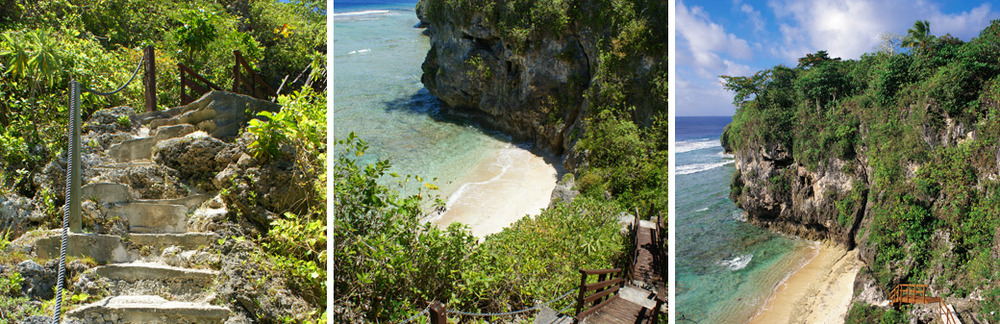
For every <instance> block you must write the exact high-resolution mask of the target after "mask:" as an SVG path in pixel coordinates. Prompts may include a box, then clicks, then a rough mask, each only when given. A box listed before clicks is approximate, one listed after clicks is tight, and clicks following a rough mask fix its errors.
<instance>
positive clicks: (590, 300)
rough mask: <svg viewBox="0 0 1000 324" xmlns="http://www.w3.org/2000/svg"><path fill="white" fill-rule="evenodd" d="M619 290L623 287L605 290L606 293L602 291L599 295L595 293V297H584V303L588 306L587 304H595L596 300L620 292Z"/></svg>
mask: <svg viewBox="0 0 1000 324" xmlns="http://www.w3.org/2000/svg"><path fill="white" fill-rule="evenodd" d="M619 289H621V286H614V287H611V289H608V290H604V291H601V292H599V293H595V294H593V295H590V296H587V297H584V298H583V303H584V304H586V303H589V302H593V301H595V300H598V299H601V298H604V297H607V296H608V295H610V294H613V293H616V292H618V290H619Z"/></svg>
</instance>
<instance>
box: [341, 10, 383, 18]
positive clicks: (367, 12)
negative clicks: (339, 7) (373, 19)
mask: <svg viewBox="0 0 1000 324" xmlns="http://www.w3.org/2000/svg"><path fill="white" fill-rule="evenodd" d="M388 13H389V10H362V11H351V12H338V13H335V14H333V18H347V17H357V16H376V15H384V14H388Z"/></svg>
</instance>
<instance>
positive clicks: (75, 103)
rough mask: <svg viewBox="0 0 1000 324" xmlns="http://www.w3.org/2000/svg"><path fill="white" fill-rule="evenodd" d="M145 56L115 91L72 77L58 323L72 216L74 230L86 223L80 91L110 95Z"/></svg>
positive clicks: (139, 66)
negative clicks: (82, 216)
mask: <svg viewBox="0 0 1000 324" xmlns="http://www.w3.org/2000/svg"><path fill="white" fill-rule="evenodd" d="M144 59H145V55H143V56H141V57H139V64H137V65H136V67H135V71H134V72H132V76H131V77H129V79H128V81H126V82H125V84H123V85H122V86H121V87H119V88H118V89H115V90H114V91H111V92H101V91H97V90H94V89H90V88H87V87H84V86H82V85H80V83H79V82H77V81H76V80H71V81H70V82H69V119H70V120H69V127H68V136H67V137H68V138H69V141H68V142H69V143H68V144H69V145H68V146H69V148H68V149H67V150H66V158H67V160H69V161H68V162H69V163H68V165H67V167H66V202H65V203H63V208H64V212H63V226H62V237H61V240H60V244H59V275H58V276H59V277H58V281H57V283H56V305H55V309H53V314H52V322H53V323H56V324H58V323H59V320H60V319H61V317H62V296H63V288H64V282H65V281H66V253H67V245H68V241H69V229H70V226H71V225H70V219H71V218H72V219H73V220H72V221H73V224H72V226H73V231H74V232H79V231H81V229H82V228H81V227H82V224H81V223H80V217H79V216H80V215H79V213H80V207H79V206H80V174H81V172H80V171H81V167H80V161H79V160H80V124H81V121H80V94H81V92H82V91H87V92H90V93H93V94H97V95H101V96H109V95H113V94H116V93H118V92H120V91H122V90H123V89H125V87H127V86H128V85H129V84H132V81H133V80H135V76H136V74H139V69H141V68H142V62H143V60H144Z"/></svg>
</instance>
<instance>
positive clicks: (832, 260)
mask: <svg viewBox="0 0 1000 324" xmlns="http://www.w3.org/2000/svg"><path fill="white" fill-rule="evenodd" d="M815 249H816V250H815V253H816V255H815V257H814V258H812V259H811V260H810V261H809V262H808V263H806V264H805V265H804V266H803V267H802V268H801V269H799V270H798V271H796V272H794V273H792V274H791V275H790V276H789V277H788V279H787V280H785V282H783V283H781V284H779V285H778V287H776V289H775V290H774V291H773V292H772V293H771V296H770V297H769V298H768V300H767V302H766V303H765V305H764V306H763V308H762V309H761V310H760V312H759V313H757V315H756V316H754V317H753V318H752V319H750V323H843V322H844V316H846V315H847V311H848V308H849V307H850V304H851V296H852V294H853V290H854V277H855V276H856V275H857V274H858V271H859V270H860V269H861V261H859V260H858V252H857V250H852V251H846V250H845V249H844V248H842V247H839V246H836V245H833V244H829V243H822V244H819V245H818V246H817V247H815Z"/></svg>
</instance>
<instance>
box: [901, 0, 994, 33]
mask: <svg viewBox="0 0 1000 324" xmlns="http://www.w3.org/2000/svg"><path fill="white" fill-rule="evenodd" d="M993 18H997V13H995V12H993V10H992V8H991V6H990V4H989V3H984V4H982V5H980V6H978V7H976V8H973V9H972V10H969V11H966V12H962V13H958V14H953V15H946V14H943V13H941V12H937V13H935V14H934V15H932V16H931V17H930V18H928V19H927V22H929V23H931V33H932V34H935V35H944V34H947V33H950V34H951V35H952V36H955V37H958V38H961V39H964V40H969V39H971V38H972V37H975V36H979V31H980V30H982V29H983V28H985V27H986V26H989V24H990V20H991V19H993ZM900 34H902V33H900Z"/></svg>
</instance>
